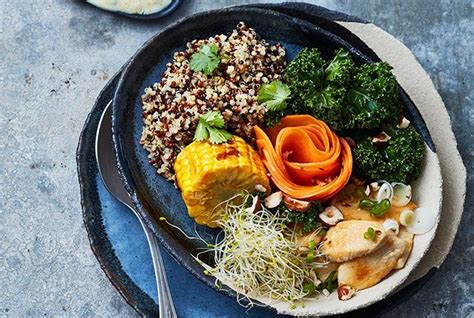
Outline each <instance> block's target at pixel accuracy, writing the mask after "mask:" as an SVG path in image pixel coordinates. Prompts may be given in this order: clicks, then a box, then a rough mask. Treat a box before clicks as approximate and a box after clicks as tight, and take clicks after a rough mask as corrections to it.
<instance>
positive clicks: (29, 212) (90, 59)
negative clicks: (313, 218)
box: [0, 0, 474, 317]
mask: <svg viewBox="0 0 474 318" xmlns="http://www.w3.org/2000/svg"><path fill="white" fill-rule="evenodd" d="M313 2H314V3H315V4H319V5H323V6H326V7H328V8H330V9H336V10H339V11H342V12H346V13H349V14H353V15H356V16H359V17H361V18H364V19H366V20H369V21H372V22H374V23H375V24H376V25H378V26H380V27H382V28H384V29H385V30H387V31H388V32H390V33H392V34H393V35H394V36H395V37H397V38H398V39H400V40H401V41H402V42H404V43H405V44H406V45H407V46H408V47H409V48H410V49H412V51H413V53H414V54H415V56H416V57H417V58H418V59H419V61H420V62H421V64H422V65H423V66H424V67H425V68H426V70H427V71H428V73H429V75H430V76H431V78H432V80H433V81H434V83H435V85H436V87H437V89H438V90H439V92H440V94H441V96H442V97H443V100H444V102H445V104H446V107H447V108H448V111H449V113H450V116H451V119H452V121H453V127H454V132H455V134H456V136H457V139H458V143H459V149H460V151H461V155H462V157H463V159H464V162H465V163H466V166H467V168H468V172H469V177H468V194H467V201H466V207H465V208H466V213H464V217H463V220H462V223H461V227H460V230H459V232H458V235H457V239H456V241H455V243H454V246H453V249H452V251H451V253H450V254H449V256H448V259H447V260H446V262H445V263H444V264H443V266H442V267H441V269H440V270H439V271H438V272H437V273H436V275H435V276H434V277H433V278H432V279H431V280H430V281H429V282H428V283H427V285H426V287H425V288H424V289H423V290H421V291H420V292H418V293H417V294H416V295H414V296H413V297H412V298H411V299H410V300H409V301H407V302H406V303H404V305H402V306H400V307H398V308H396V309H394V310H393V311H392V312H390V313H388V314H387V316H389V317H392V316H393V317H397V316H407V317H410V316H457V317H467V316H472V315H473V311H474V303H473V294H474V290H473V285H474V284H473V283H474V281H473V276H474V270H473V268H474V266H473V265H474V262H473V259H474V257H473V243H472V242H473V241H474V237H473V231H472V226H473V222H472V221H473V218H472V213H471V212H472V210H473V208H474V198H473V195H472V190H473V187H474V179H473V172H474V171H473V168H474V139H473V134H472V130H473V128H474V105H473V99H474V85H473V79H474V76H473V68H472V63H473V47H472V45H473V43H474V35H473V32H474V31H473V30H474V25H473V15H472V11H473V3H472V2H471V1H469V0H467V1H448V0H445V1H417V0H410V1H394V2H390V3H388V2H386V1H383V0H379V1H375V0H371V1H330V0H326V1H313ZM238 3H242V2H241V1H237V0H235V1H232V0H217V1H199V0H196V1H192V0H188V1H185V4H184V5H183V6H182V7H181V8H180V9H179V10H178V11H177V12H176V13H175V14H174V15H172V16H171V17H169V18H166V19H164V20H161V21H154V22H141V21H132V20H129V19H127V18H123V17H119V16H117V15H114V14H110V13H106V12H102V11H100V10H97V9H95V8H93V7H91V6H89V5H86V4H84V3H83V2H82V1H68V0H43V1H33V0H26V1H6V0H1V1H0V7H1V12H0V14H1V16H0V52H1V62H0V109H1V111H0V242H1V243H0V286H1V292H0V293H1V294H0V316H4V315H5V316H12V317H17V316H34V317H38V316H104V317H105V316H117V315H118V316H133V315H135V312H134V311H133V310H132V309H131V308H130V307H129V306H128V305H127V304H126V303H125V302H124V301H123V300H122V298H121V297H120V295H119V294H118V293H117V292H116V291H115V289H114V288H113V287H112V285H111V284H110V283H109V281H108V280H107V278H106V277H105V275H104V274H103V273H102V271H101V269H100V268H99V266H98V263H97V261H96V260H95V258H94V256H93V254H92V252H91V250H90V248H89V242H88V240H87V236H86V232H85V230H84V226H83V224H82V218H81V211H80V201H79V199H80V198H79V186H78V184H77V177H76V167H75V149H76V144H77V139H78V136H79V132H80V130H81V127H82V125H83V122H84V120H85V118H86V116H87V113H88V112H89V110H90V108H91V106H92V104H93V102H94V99H95V98H96V96H97V94H98V92H99V91H100V90H101V88H102V87H103V85H104V84H105V83H106V81H107V79H108V78H109V77H110V76H111V75H113V74H114V73H115V72H116V71H117V70H118V69H119V67H120V66H121V65H122V64H123V63H124V62H125V61H126V60H127V59H128V57H129V56H130V55H131V54H132V53H133V52H134V51H135V50H136V49H137V48H138V47H139V46H140V45H141V44H142V43H143V42H144V41H145V40H146V39H147V38H148V37H150V36H151V35H152V34H154V33H155V32H157V31H158V30H160V28H162V27H163V26H165V25H167V24H168V23H170V22H172V21H173V20H174V19H176V18H178V17H181V16H185V15H189V14H191V13H194V12H196V11H201V10H204V9H208V8H218V7H222V6H225V5H230V4H238Z"/></svg>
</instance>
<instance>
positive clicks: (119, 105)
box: [112, 7, 429, 296]
mask: <svg viewBox="0 0 474 318" xmlns="http://www.w3.org/2000/svg"><path fill="white" fill-rule="evenodd" d="M240 21H244V22H246V24H247V25H248V26H250V27H252V28H254V29H255V30H256V31H257V33H258V34H259V35H260V36H261V37H262V38H263V39H265V40H267V41H268V42H270V43H271V42H280V43H282V45H283V46H284V47H285V48H286V50H287V58H288V59H289V60H291V59H292V58H293V57H294V56H295V55H296V53H297V52H298V51H299V50H300V49H301V48H303V47H317V48H318V49H319V50H320V51H321V53H322V55H323V56H325V57H329V56H331V55H332V54H333V52H334V51H335V50H336V49H338V48H341V47H343V48H345V49H347V50H348V51H349V52H350V53H351V55H352V57H353V59H354V60H355V62H356V63H370V62H373V60H374V59H373V58H371V57H369V56H367V55H364V54H362V53H361V51H359V50H358V49H357V48H356V47H354V46H352V45H351V44H349V43H348V42H346V41H344V40H343V39H341V38H340V37H338V36H336V35H335V34H333V33H331V32H329V31H327V30H325V29H323V28H321V27H318V26H316V25H315V24H312V23H309V22H307V21H304V20H301V19H297V18H293V17H290V16H288V15H285V14H281V13H278V12H274V11H270V10H263V9H257V8H249V7H234V8H226V9H221V10H214V11H209V12H203V13H200V14H196V15H194V16H191V17H189V18H186V19H184V20H181V21H179V22H177V23H175V24H173V25H171V26H170V27H168V28H166V29H164V30H163V31H162V32H160V33H159V34H157V35H156V36H154V37H153V38H151V39H150V40H149V41H148V42H146V43H145V44H144V45H143V46H142V48H140V50H139V51H138V52H137V53H136V54H135V55H134V56H133V57H132V58H131V60H130V61H129V63H128V65H127V66H126V67H125V69H124V71H123V73H122V75H121V78H120V80H119V83H118V86H117V89H116V92H115V96H114V100H113V118H112V128H113V135H114V147H115V151H116V155H117V164H118V167H119V170H120V173H121V175H122V178H123V180H124V182H125V185H126V188H127V191H128V192H129V194H130V195H131V197H132V200H133V202H134V204H135V206H136V208H137V210H138V211H139V213H140V214H141V215H142V216H143V217H144V218H145V220H146V223H147V225H148V226H149V227H150V228H151V230H152V231H153V232H154V233H155V234H156V235H157V237H158V238H159V240H160V241H161V243H162V244H163V246H164V247H165V248H166V249H167V250H168V251H169V252H170V253H171V255H172V256H173V257H174V258H175V259H176V260H177V261H178V262H180V263H181V264H182V265H183V266H184V267H186V268H187V269H188V270H189V271H190V272H191V273H193V274H194V275H195V276H196V277H197V278H199V279H200V280H202V281H203V282H205V283H206V284H207V285H208V286H212V287H213V286H214V282H215V279H214V278H213V277H209V276H206V275H204V272H203V268H202V267H201V265H199V264H198V263H197V262H196V261H195V260H194V258H193V257H192V255H196V254H197V253H198V252H199V247H201V245H199V244H198V243H196V242H195V241H191V240H188V239H186V237H185V236H184V235H182V234H181V233H180V232H179V231H177V230H176V229H174V228H172V227H170V226H168V225H167V224H166V223H165V222H162V221H159V217H160V216H164V217H165V218H166V219H167V220H168V221H169V222H171V223H172V224H175V225H176V226H178V227H179V228H181V229H182V230H183V231H184V232H185V233H186V234H188V235H190V236H193V235H194V233H195V231H196V230H197V231H199V232H201V233H203V235H204V237H205V238H208V240H209V241H210V242H212V241H213V239H214V237H215V234H216V231H211V230H209V229H206V228H205V227H200V226H196V225H195V223H194V221H193V220H192V219H191V218H190V217H189V216H188V213H187V210H186V207H185V205H184V202H183V201H182V199H181V195H180V193H179V191H178V190H177V189H176V188H175V187H174V186H173V184H171V183H170V182H168V181H166V180H165V179H164V178H162V177H160V176H159V175H158V174H157V173H156V171H155V168H154V167H153V166H152V165H151V164H149V163H148V158H147V155H148V153H147V152H146V151H145V150H144V149H143V148H142V146H141V145H140V143H139V140H140V136H141V132H142V127H143V122H142V104H141V95H142V94H143V92H144V89H145V88H146V87H149V86H151V85H153V84H154V83H155V82H158V81H159V80H160V79H161V73H162V72H163V71H164V70H165V65H166V63H168V62H169V61H170V60H171V59H172V56H173V53H174V52H176V51H178V50H183V49H184V48H185V44H186V43H187V42H189V41H191V40H193V39H201V38H208V37H210V36H213V35H215V34H221V33H228V32H229V31H231V30H232V29H233V28H235V26H236V25H237V23H238V22H240ZM401 94H402V102H403V103H404V105H405V109H406V111H407V112H408V115H409V117H417V116H418V117H419V114H417V111H416V108H415V107H414V105H413V104H412V103H411V101H409V99H407V98H406V95H404V94H403V92H401ZM423 129H426V127H424V128H423V123H422V121H421V122H420V129H419V130H423ZM428 137H429V135H428ZM428 139H429V138H428ZM427 141H428V140H427ZM204 261H206V262H208V263H212V259H210V258H208V259H204ZM223 292H225V293H226V294H228V295H232V296H235V295H234V292H233V291H230V290H223Z"/></svg>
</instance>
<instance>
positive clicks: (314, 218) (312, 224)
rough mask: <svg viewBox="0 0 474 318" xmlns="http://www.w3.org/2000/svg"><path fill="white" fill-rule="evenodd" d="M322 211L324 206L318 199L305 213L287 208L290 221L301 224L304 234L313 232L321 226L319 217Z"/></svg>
mask: <svg viewBox="0 0 474 318" xmlns="http://www.w3.org/2000/svg"><path fill="white" fill-rule="evenodd" d="M321 212H323V206H322V205H321V203H320V202H318V201H314V202H312V204H311V208H310V209H309V210H308V211H306V212H304V213H302V212H297V211H289V210H288V209H286V213H287V220H288V223H297V224H299V225H301V232H302V234H303V235H304V234H308V233H311V232H313V231H314V230H316V229H317V228H318V227H320V226H321V223H320V222H319V217H318V216H319V213H321Z"/></svg>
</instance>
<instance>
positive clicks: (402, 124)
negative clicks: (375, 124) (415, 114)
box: [397, 116, 410, 129]
mask: <svg viewBox="0 0 474 318" xmlns="http://www.w3.org/2000/svg"><path fill="white" fill-rule="evenodd" d="M409 125H410V121H409V120H408V119H406V118H405V117H403V116H402V117H400V119H399V120H398V124H397V128H400V129H405V128H407V127H408V126H409Z"/></svg>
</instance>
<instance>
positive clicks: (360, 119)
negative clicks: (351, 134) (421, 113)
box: [347, 62, 402, 128]
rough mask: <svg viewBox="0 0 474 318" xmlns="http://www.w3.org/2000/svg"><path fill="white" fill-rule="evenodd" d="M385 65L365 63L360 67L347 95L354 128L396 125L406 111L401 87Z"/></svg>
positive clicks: (389, 67)
mask: <svg viewBox="0 0 474 318" xmlns="http://www.w3.org/2000/svg"><path fill="white" fill-rule="evenodd" d="M391 69H392V67H391V66H390V65H389V64H387V63H385V62H379V63H372V64H364V65H362V66H360V67H358V68H357V70H356V71H355V75H354V77H353V80H352V85H351V89H349V91H348V93H347V105H348V107H349V111H350V113H351V120H350V121H349V123H348V126H349V127H350V128H377V127H380V125H381V124H382V123H384V124H394V123H396V122H397V120H398V118H399V116H400V113H401V111H402V105H401V103H400V99H399V94H398V84H397V80H396V78H395V76H394V75H393V74H392V72H391Z"/></svg>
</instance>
